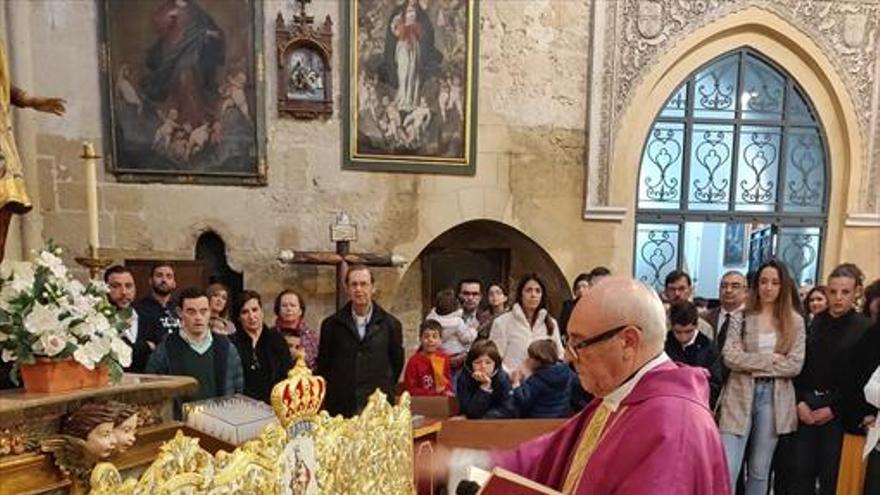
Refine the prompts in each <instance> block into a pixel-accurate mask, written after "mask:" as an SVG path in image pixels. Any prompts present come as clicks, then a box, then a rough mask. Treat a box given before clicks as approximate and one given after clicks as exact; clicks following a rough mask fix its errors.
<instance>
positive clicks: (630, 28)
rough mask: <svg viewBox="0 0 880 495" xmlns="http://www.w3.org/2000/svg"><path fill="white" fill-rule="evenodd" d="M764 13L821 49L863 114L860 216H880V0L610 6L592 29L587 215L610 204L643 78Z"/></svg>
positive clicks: (654, 1)
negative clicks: (682, 46) (721, 24)
mask: <svg viewBox="0 0 880 495" xmlns="http://www.w3.org/2000/svg"><path fill="white" fill-rule="evenodd" d="M749 7H759V8H762V9H765V10H767V11H769V12H772V13H774V14H776V15H778V16H779V17H781V18H782V19H784V20H785V21H787V22H789V23H790V24H791V25H792V26H794V27H796V28H797V29H798V30H800V31H801V32H803V33H804V34H805V35H807V36H808V37H809V38H810V39H812V40H813V41H814V42H815V43H816V45H817V46H819V47H820V48H821V49H822V51H823V52H824V53H826V54H827V56H828V58H829V59H830V60H831V61H832V63H833V64H834V66H835V67H836V69H837V72H838V74H839V76H840V77H841V79H842V80H843V81H844V83H845V85H846V87H847V91H848V93H849V97H850V98H851V99H852V102H853V106H854V107H855V108H856V110H857V111H858V116H859V132H860V133H861V135H862V142H863V149H862V150H861V152H862V157H863V158H864V159H863V160H862V162H863V163H865V164H866V165H865V170H864V173H863V174H862V177H863V178H864V179H865V180H864V181H863V182H862V190H861V191H860V197H859V200H858V205H857V206H858V210H859V211H866V212H875V211H877V208H878V197H877V196H878V195H877V193H876V191H877V188H878V186H880V184H878V180H880V170H878V169H880V122H878V120H880V119H878V112H880V84H878V82H880V74H878V72H880V64H878V63H877V58H878V56H877V54H878V53H880V39H878V31H880V0H620V1H617V0H605V1H600V2H596V3H595V4H594V8H593V12H592V15H593V19H592V23H591V30H592V36H591V37H590V38H591V54H590V56H591V61H590V62H591V63H590V64H589V67H590V69H589V70H590V72H591V74H590V76H591V77H590V79H591V90H592V91H593V92H594V94H592V95H591V96H590V105H591V109H590V112H589V115H590V119H591V120H590V121H589V122H588V127H589V136H590V137H591V139H590V148H591V149H590V150H589V151H588V155H587V156H588V160H587V161H588V164H589V170H588V187H587V191H586V194H587V202H586V204H587V212H589V210H590V208H591V207H596V206H598V207H601V206H605V205H609V177H610V174H611V170H610V168H611V167H610V158H611V157H610V150H611V149H612V143H613V140H614V133H615V131H616V130H617V124H618V119H619V117H620V116H621V115H622V114H623V112H624V110H626V108H627V106H628V105H630V104H631V103H632V102H631V96H632V94H633V92H634V88H636V87H637V86H638V85H639V83H640V81H641V78H642V76H643V75H644V74H645V73H647V72H648V71H649V70H650V69H651V68H652V67H653V65H654V64H655V63H656V62H657V60H658V59H659V57H660V56H661V55H662V54H664V53H665V52H666V51H668V50H669V49H670V48H671V47H672V46H674V45H675V43H676V42H677V41H679V40H681V39H683V38H685V37H686V36H687V35H688V34H690V33H692V32H693V31H695V30H697V29H699V28H701V27H703V26H706V25H708V24H709V23H711V22H713V21H715V20H718V19H720V18H722V17H724V16H726V15H728V14H731V13H734V12H737V11H740V10H743V9H746V8H749Z"/></svg>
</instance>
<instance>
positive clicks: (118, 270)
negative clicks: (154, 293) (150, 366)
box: [104, 265, 165, 373]
mask: <svg viewBox="0 0 880 495" xmlns="http://www.w3.org/2000/svg"><path fill="white" fill-rule="evenodd" d="M104 283H106V284H107V288H108V289H109V292H108V293H107V299H109V300H110V304H112V305H113V306H114V307H115V308H116V310H117V311H118V312H119V313H120V316H127V318H128V327H127V328H126V329H125V331H124V332H122V334H121V335H120V337H122V341H123V342H125V343H126V344H127V345H128V346H129V347H131V365H129V367H128V368H126V369H125V371H130V372H132V373H143V372H144V367H145V366H146V365H147V359H149V357H150V353H152V352H153V349H155V348H156V346H157V345H159V342H162V339H163V338H164V337H165V336H164V335H162V334H158V333H156V332H154V331H153V329H152V328H150V327H149V325H147V322H146V320H145V319H143V318H141V317H140V315H138V312H137V311H136V310H135V309H134V308H133V307H132V302H134V298H135V295H136V294H137V288H136V287H135V284H134V275H133V274H132V273H131V270H130V269H128V268H126V267H124V266H122V265H113V266H111V267H110V268H108V269H107V271H105V272H104Z"/></svg>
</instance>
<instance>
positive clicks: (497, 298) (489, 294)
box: [477, 282, 510, 340]
mask: <svg viewBox="0 0 880 495" xmlns="http://www.w3.org/2000/svg"><path fill="white" fill-rule="evenodd" d="M486 299H487V304H486V309H485V310H484V311H483V314H482V315H481V316H480V318H479V319H480V321H482V323H480V326H479V327H478V328H477V340H482V339H488V338H489V332H490V331H491V330H492V323H494V322H495V318H498V317H499V316H500V315H502V314H504V313H506V312H508V311H510V304H508V303H509V299H508V292H507V287H506V286H505V285H504V284H502V283H501V282H490V283H489V285H487V286H486Z"/></svg>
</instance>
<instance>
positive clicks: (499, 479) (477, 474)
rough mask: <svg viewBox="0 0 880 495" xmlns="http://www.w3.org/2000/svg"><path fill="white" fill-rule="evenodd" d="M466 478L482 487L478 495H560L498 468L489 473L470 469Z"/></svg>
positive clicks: (560, 493)
mask: <svg viewBox="0 0 880 495" xmlns="http://www.w3.org/2000/svg"><path fill="white" fill-rule="evenodd" d="M468 478H469V479H470V480H471V481H474V482H476V483H478V484H479V485H480V486H482V488H481V489H480V491H479V492H478V493H479V494H480V495H538V494H543V495H562V492H560V491H556V490H554V489H552V488H550V487H547V486H544V485H542V484H540V483H535V482H534V481H532V480H530V479H528V478H524V477H522V476H520V475H518V474H516V473H512V472H510V471H508V470H506V469H504V468H500V467H496V468H494V469H493V470H492V472H491V473H489V472H488V471H485V470H482V469H480V468H477V467H471V468H470V469H469V471H468Z"/></svg>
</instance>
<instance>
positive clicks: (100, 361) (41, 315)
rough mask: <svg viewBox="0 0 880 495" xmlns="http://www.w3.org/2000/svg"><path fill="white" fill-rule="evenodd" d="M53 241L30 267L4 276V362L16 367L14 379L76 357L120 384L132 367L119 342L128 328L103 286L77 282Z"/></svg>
mask: <svg viewBox="0 0 880 495" xmlns="http://www.w3.org/2000/svg"><path fill="white" fill-rule="evenodd" d="M60 254H61V249H60V248H58V247H57V246H55V244H54V243H53V242H52V241H49V243H48V244H47V245H46V247H45V248H44V249H43V250H42V251H41V252H40V253H39V254H38V255H37V257H36V258H35V259H34V260H33V261H32V262H29V263H19V264H18V265H16V266H14V267H13V268H12V270H11V273H10V274H8V275H7V274H4V275H3V276H2V277H0V284H2V288H0V353H2V354H0V358H2V360H3V361H6V362H12V363H14V366H13V368H12V373H11V375H10V377H11V379H12V380H13V382H15V383H18V378H17V376H18V370H19V368H20V367H21V366H22V365H27V364H33V363H35V362H36V361H37V360H38V359H40V358H48V359H51V360H53V361H54V360H66V359H73V360H74V361H76V362H77V363H79V364H81V365H82V366H84V367H85V368H87V369H89V370H93V369H95V368H97V367H106V368H107V369H108V370H109V372H110V377H111V378H112V379H113V380H114V381H116V380H118V378H119V377H121V376H122V368H123V367H125V366H128V365H129V364H130V363H131V348H130V347H129V346H128V345H126V343H125V342H123V341H122V339H121V338H120V333H121V331H123V330H124V329H125V327H126V325H127V323H126V321H125V319H124V316H125V315H120V314H117V311H116V310H115V308H114V307H113V306H112V305H110V303H109V302H108V301H107V287H106V285H105V284H104V283H103V282H100V281H97V280H90V281H89V282H88V283H87V284H83V283H81V282H79V281H78V280H74V279H73V277H72V276H71V275H70V274H69V273H68V271H67V267H65V266H64V262H63V261H62V260H61V258H59V255H60Z"/></svg>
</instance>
